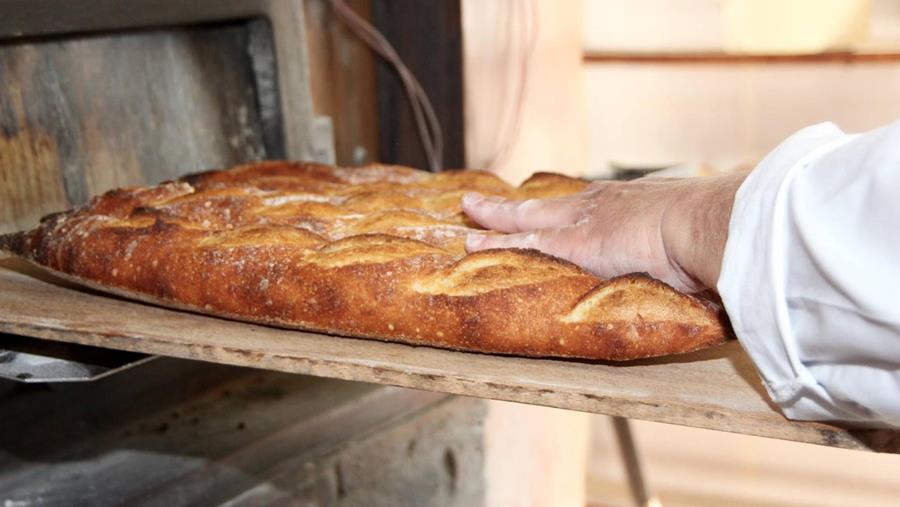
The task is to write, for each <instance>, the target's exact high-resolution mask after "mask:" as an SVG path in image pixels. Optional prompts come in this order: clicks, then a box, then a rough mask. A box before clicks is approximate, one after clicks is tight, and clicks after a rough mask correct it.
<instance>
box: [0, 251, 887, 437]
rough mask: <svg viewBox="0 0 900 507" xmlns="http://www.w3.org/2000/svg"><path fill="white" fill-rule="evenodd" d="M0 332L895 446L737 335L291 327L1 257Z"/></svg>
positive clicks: (768, 432) (745, 430) (700, 424)
mask: <svg viewBox="0 0 900 507" xmlns="http://www.w3.org/2000/svg"><path fill="white" fill-rule="evenodd" d="M0 332H7V333H13V334H19V335H26V336H33V337H38V338H45V339H49V340H57V341H64V342H72V343H80V344H85V345H94V346H100V347H107V348H111V349H118V350H126V351H132V352H141V353H145V354H156V355H163V356H172V357H180V358H185V359H195V360H200V361H209V362H213V363H222V364H231V365H238V366H249V367H253V368H262V369H268V370H277V371H285V372H292V373H301V374H309V375H315V376H320V377H332V378H338V379H344V380H355V381H362V382H372V383H378V384H389V385H395V386H401V387H408V388H414V389H422V390H428V391H439V392H445V393H452V394H459V395H465V396H475V397H480V398H492V399H499V400H508V401H516V402H522V403H531V404H536V405H545V406H550V407H558V408H563V409H570V410H579V411H585V412H594V413H599V414H607V415H615V416H623V417H630V418H635V419H644V420H650V421H658V422H664V423H672V424H680V425H686V426H694V427H700V428H710V429H716V430H723V431H730V432H736V433H744V434H750V435H759V436H765V437H773V438H781V439H786V440H795V441H800V442H810V443H815V444H822V445H828V446H833V447H844V448H850V449H869V450H874V451H880V452H893V453H900V431H890V430H864V429H845V428H842V427H840V426H836V425H831V424H820V423H802V422H794V421H789V420H787V419H785V418H784V417H783V416H782V415H781V414H780V413H779V412H778V411H777V409H776V408H775V407H773V406H772V405H771V404H770V403H769V402H768V398H767V395H766V393H765V391H764V389H763V387H762V385H761V383H760V381H759V378H758V377H757V374H756V372H755V370H754V367H753V365H752V363H751V362H750V360H749V359H748V357H747V356H746V355H745V354H744V353H743V352H742V351H741V349H740V347H739V346H738V344H737V343H735V342H732V343H728V344H726V345H724V346H720V347H717V348H713V349H709V350H705V351H701V352H698V353H694V354H688V355H682V356H676V357H670V358H662V359H655V360H645V361H636V362H630V363H625V364H610V363H597V362H584V361H564V360H551V359H527V358H518V357H502V356H494V355H487V354H474V353H463V352H454V351H448V350H441V349H434V348H429V347H412V346H408V345H401V344H396V343H384V342H379V341H373V340H359V339H352V338H343V337H335V336H328V335H323V334H317V333H306V332H300V331H290V330H283V329H276V328H270V327H265V326H257V325H251V324H245V323H241V322H233V321H228V320H223V319H218V318H213V317H207V316H203V315H196V314H192V313H187V312H181V311H175V310H169V309H165V308H159V307H155V306H150V305H146V304H141V303H135V302H131V301H127V300H124V299H119V298H115V297H110V296H106V295H103V294H100V293H97V292H94V291H89V290H82V289H77V288H74V287H72V286H71V285H70V284H67V283H65V282H60V281H58V280H56V279H55V278H53V277H51V276H49V275H46V274H43V273H40V272H38V271H36V270H35V269H33V268H30V267H29V266H27V265H25V264H23V263H22V262H20V261H17V260H15V259H11V258H5V259H3V258H0Z"/></svg>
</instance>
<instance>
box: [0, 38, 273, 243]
mask: <svg viewBox="0 0 900 507" xmlns="http://www.w3.org/2000/svg"><path fill="white" fill-rule="evenodd" d="M252 26H253V25H252V24H251V25H248V24H246V23H238V24H235V25H228V26H216V27H206V28H183V29H173V30H167V31H150V32H140V33H127V34H114V35H109V36H103V37H91V36H81V37H78V38H75V39H66V40H62V39H59V40H57V39H51V40H45V41H38V42H34V41H25V42H22V43H18V42H16V43H9V44H6V45H2V46H0V232H7V231H11V230H15V229H23V228H27V227H32V226H33V225H34V223H35V222H36V221H37V219H38V218H39V217H40V216H41V215H43V214H45V213H49V212H53V211H59V210H60V209H65V208H67V207H69V206H71V205H75V204H80V203H81V202H83V201H85V200H87V199H88V198H89V197H90V196H91V195H94V194H96V193H99V192H103V191H106V190H108V189H110V188H114V187H119V186H125V185H134V184H140V183H156V182H159V181H161V180H164V179H170V178H174V177H176V176H179V175H181V174H184V173H187V172H194V171H198V170H204V169H208V168H212V167H219V166H228V165H233V164H237V163H240V162H244V161H249V160H258V159H262V158H265V157H266V156H280V155H281V153H280V152H282V151H283V150H282V149H281V146H279V145H278V143H277V139H278V138H279V136H280V130H281V125H280V119H279V118H278V117H277V116H276V117H272V115H271V114H268V115H267V117H266V118H262V119H261V117H260V114H259V109H260V108H259V103H260V102H264V100H265V99H266V97H263V96H258V94H257V92H256V90H257V88H258V85H259V83H257V82H256V78H255V77H254V76H260V75H265V74H266V73H265V72H264V70H265V69H261V68H260V67H261V66H266V65H268V66H274V61H270V62H268V63H267V62H266V61H264V60H262V61H257V60H259V59H258V58H257V59H254V58H252V57H251V56H250V49H252V48H254V47H257V46H260V45H262V46H266V44H265V38H266V37H267V35H266V34H265V33H262V32H261V31H260V29H259V28H256V29H251V28H252ZM269 45H271V43H269ZM271 93H274V92H272V91H270V92H269V94H271ZM258 99H259V102H258ZM275 100H276V101H277V98H276V99H275ZM275 113H276V114H277V110H276V111H275ZM272 131H277V132H276V133H275V134H273V133H272ZM267 132H268V133H267ZM266 140H268V141H269V144H270V146H266V142H265V141H266ZM270 152H272V153H270Z"/></svg>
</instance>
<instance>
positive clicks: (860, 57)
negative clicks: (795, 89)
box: [582, 51, 900, 64]
mask: <svg viewBox="0 0 900 507" xmlns="http://www.w3.org/2000/svg"><path fill="white" fill-rule="evenodd" d="M582 59H583V61H584V62H585V63H591V64H602V63H635V64H639V63H643V64H723V63H724V64H745V63H752V64H759V63H765V64H774V63H844V64H851V63H898V62H900V52H885V53H876V52H873V53H855V52H834V53H816V54H771V55H756V54H734V53H725V52H716V51H709V52H679V53H675V52H673V53H666V52H657V53H649V52H648V53H641V52H615V51H614V52H605V51H586V52H585V53H584V55H583V57H582Z"/></svg>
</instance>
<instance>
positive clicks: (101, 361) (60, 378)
mask: <svg viewBox="0 0 900 507" xmlns="http://www.w3.org/2000/svg"><path fill="white" fill-rule="evenodd" d="M0 343H2V344H3V345H2V346H3V349H0V378H4V379H8V380H14V381H16V382H25V383H40V382H87V381H91V380H97V379H101V378H103V377H106V376H108V375H112V374H113V373H117V372H120V371H123V370H127V369H128V368H132V367H134V366H138V365H141V364H145V363H147V362H149V361H152V360H154V359H156V358H157V357H158V356H148V355H146V354H138V353H135V352H122V351H118V350H110V349H103V348H100V347H90V346H87V345H72V344H68V343H58V342H52V341H47V340H40V339H36V338H26V337H24V336H15V335H10V334H0Z"/></svg>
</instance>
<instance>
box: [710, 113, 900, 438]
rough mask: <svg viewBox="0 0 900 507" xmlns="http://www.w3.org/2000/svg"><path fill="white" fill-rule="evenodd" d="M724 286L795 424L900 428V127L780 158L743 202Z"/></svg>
mask: <svg viewBox="0 0 900 507" xmlns="http://www.w3.org/2000/svg"><path fill="white" fill-rule="evenodd" d="M718 289H719V293H720V294H721V296H722V300H723V301H724V303H725V308H726V310H727V312H728V315H729V317H730V318H731V322H732V324H733V326H734V330H735V333H736V334H737V337H738V339H739V340H740V342H741V345H742V346H743V347H744V349H745V350H746V351H747V352H748V353H749V354H750V356H751V357H752V359H753V361H754V362H755V364H756V366H757V368H758V369H759V372H760V375H761V376H762V378H763V381H764V383H765V385H766V388H767V389H768V391H769V394H770V395H771V397H772V399H773V400H774V401H775V402H776V403H777V404H778V405H779V406H780V407H781V409H782V410H783V412H784V414H785V415H786V416H787V417H790V418H792V419H805V420H840V421H854V422H860V423H869V424H874V425H881V426H885V425H886V426H896V427H900V121H898V122H896V123H894V124H892V125H889V126H887V127H884V128H881V129H878V130H874V131H871V132H868V133H865V134H859V135H848V134H844V133H843V132H841V130H840V129H838V128H837V127H836V126H835V125H834V124H831V123H824V124H820V125H815V126H812V127H808V128H806V129H803V130H801V131H800V132H798V133H796V134H794V135H793V136H791V137H790V138H789V139H788V140H786V141H785V142H783V143H782V144H781V145H780V146H779V147H778V148H776V149H775V150H774V151H772V153H770V154H769V155H768V156H767V157H766V158H765V159H764V160H763V161H762V162H761V163H760V164H759V166H758V167H757V168H756V169H754V170H753V171H752V172H751V173H750V175H749V176H748V177H747V179H746V181H745V182H744V183H743V184H742V185H741V188H740V189H739V191H738V193H737V195H736V197H735V203H734V208H733V213H732V217H731V223H730V225H729V230H728V242H727V244H726V248H725V256H724V259H723V262H722V272H721V274H720V277H719V283H718Z"/></svg>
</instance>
